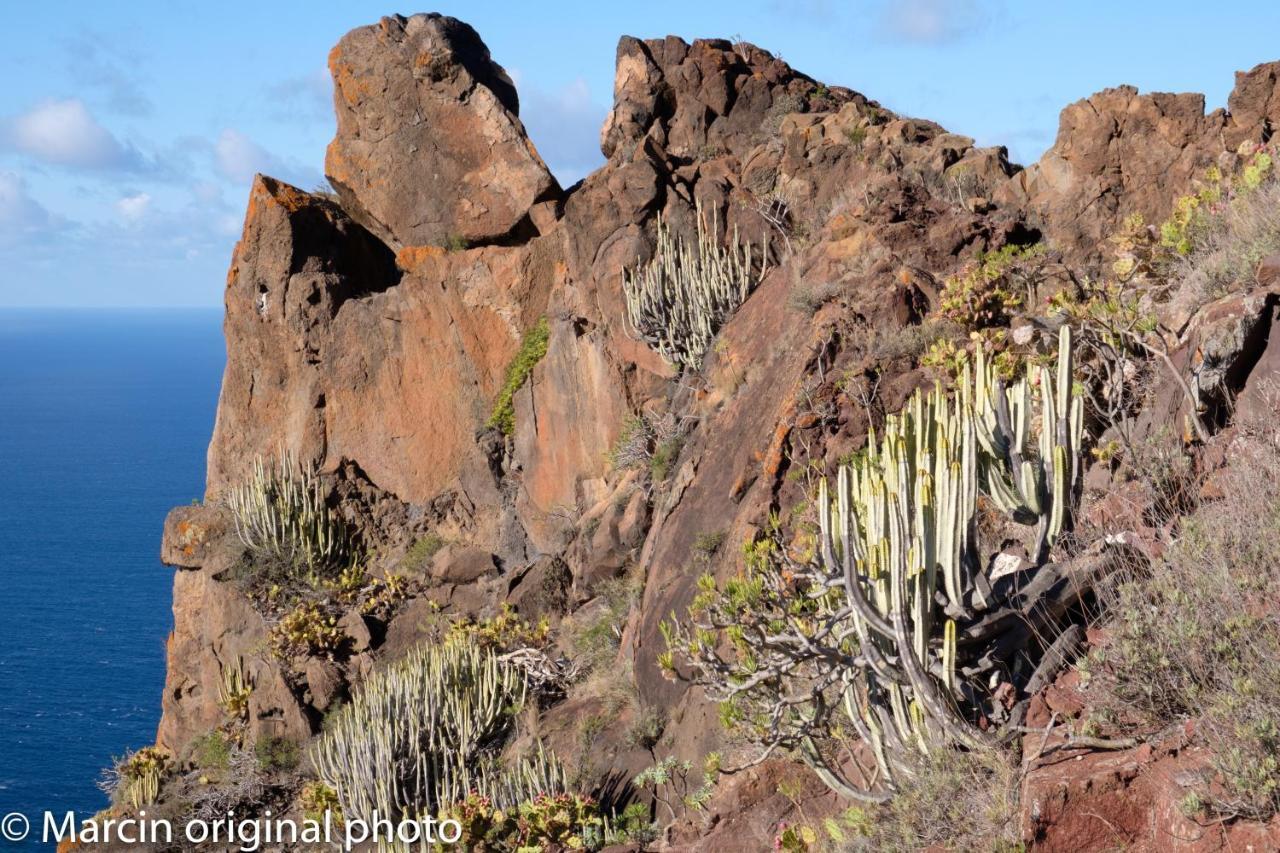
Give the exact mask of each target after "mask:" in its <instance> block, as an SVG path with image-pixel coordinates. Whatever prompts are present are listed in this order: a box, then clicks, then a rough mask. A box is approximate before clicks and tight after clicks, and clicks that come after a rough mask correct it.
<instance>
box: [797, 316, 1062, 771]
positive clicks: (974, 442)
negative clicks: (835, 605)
mask: <svg viewBox="0 0 1280 853" xmlns="http://www.w3.org/2000/svg"><path fill="white" fill-rule="evenodd" d="M1037 373H1038V377H1037V376H1036V374H1037ZM1033 378H1037V379H1038V383H1037V384H1038V385H1039V388H1040V418H1039V423H1040V427H1039V438H1038V441H1037V442H1036V445H1035V452H1034V453H1033V452H1032V447H1031V446H1029V436H1030V433H1031V431H1032V399H1031V390H1030V389H1031V382H1032V379H1033ZM1082 418H1083V410H1082V400H1081V398H1080V397H1079V396H1078V395H1074V396H1073V393H1072V387H1071V333H1070V330H1069V329H1067V328H1065V327H1064V328H1063V330H1062V332H1061V335H1060V337H1059V346H1058V368H1057V371H1056V375H1055V373H1054V372H1051V371H1050V370H1049V369H1048V368H1045V367H1040V368H1038V370H1037V369H1036V368H1034V367H1031V366H1029V367H1028V376H1027V377H1026V378H1025V379H1022V380H1019V381H1018V382H1015V383H1013V384H1012V385H1011V386H1009V387H1007V388H1006V387H1005V384H1004V382H1003V381H1002V380H1001V379H1000V377H999V375H998V374H997V373H996V372H995V371H994V370H993V369H992V367H991V366H990V365H989V364H988V363H987V361H986V359H985V358H984V357H983V356H982V355H981V351H979V356H978V358H977V364H976V367H975V369H974V370H973V371H972V372H970V371H969V370H968V369H966V370H965V371H964V372H963V374H962V376H961V378H960V382H959V387H958V389H957V393H956V395H955V397H947V396H945V395H944V394H943V393H942V391H941V389H940V388H938V387H935V388H934V390H933V391H932V392H931V393H929V394H927V395H926V394H921V393H919V392H917V393H916V395H915V396H914V397H913V398H912V399H911V401H910V403H909V404H908V406H907V408H906V409H905V410H904V411H903V412H902V413H900V414H899V415H897V416H896V417H892V418H890V419H889V421H888V422H887V423H886V425H885V429H884V435H883V437H882V438H881V440H880V442H879V444H878V445H877V444H876V442H875V440H874V436H873V437H872V438H871V439H870V441H869V443H870V447H869V450H868V453H867V454H866V455H865V456H862V457H860V458H858V459H857V460H855V462H854V463H853V464H852V465H849V466H845V467H842V468H841V469H840V472H839V475H838V477H837V485H836V500H835V503H834V504H833V503H832V501H831V496H830V494H829V491H828V487H827V484H826V482H825V481H824V482H822V483H821V484H820V486H819V493H818V507H819V509H818V517H819V524H820V527H821V534H820V536H821V546H822V547H821V561H822V565H823V567H824V569H825V571H826V573H827V574H828V575H829V576H831V577H837V578H839V579H840V582H841V583H842V585H843V589H844V592H845V594H846V596H847V597H848V600H849V601H850V603H852V605H853V607H852V609H851V618H852V622H853V628H854V631H855V632H856V635H857V637H858V641H859V644H860V648H861V650H862V652H863V654H864V655H865V657H866V661H867V679H866V683H865V685H864V688H863V690H862V691H861V692H859V691H851V692H850V693H849V694H848V695H847V696H846V707H847V708H848V710H849V711H850V715H851V717H853V718H854V721H855V725H861V727H862V731H863V732H864V733H865V735H866V737H867V739H868V740H870V741H872V745H873V749H874V750H875V751H876V752H877V753H879V752H882V751H883V750H884V743H883V741H884V739H885V738H890V739H891V740H892V741H893V745H894V746H895V747H898V748H902V747H905V746H906V745H908V744H916V745H919V746H920V748H922V749H925V750H927V749H928V748H929V745H930V744H931V743H934V742H936V741H938V740H940V739H941V740H948V741H958V742H960V743H963V744H965V745H967V746H980V745H982V744H984V743H986V742H987V741H988V738H986V737H985V736H984V735H983V734H982V733H981V732H979V731H978V730H977V729H976V728H974V727H973V726H971V725H970V724H969V723H968V721H967V720H966V719H965V718H964V716H963V715H961V714H958V713H957V712H956V702H957V701H958V700H959V699H961V698H962V697H961V695H960V692H959V690H958V684H957V681H956V654H957V649H956V630H957V627H956V621H955V620H957V619H961V620H966V621H967V620H969V619H971V618H972V616H973V614H974V613H976V612H981V611H986V610H988V609H989V606H990V603H991V602H990V601H989V600H988V599H989V596H990V594H991V585H990V583H989V581H988V580H987V578H985V576H984V575H983V572H982V566H981V565H980V562H979V561H980V560H981V558H982V554H981V553H980V552H979V550H978V548H977V543H976V541H975V538H976V537H975V530H974V527H975V525H974V515H975V512H976V509H977V497H978V493H979V491H980V490H981V491H982V492H983V493H985V494H988V495H990V496H991V498H992V499H993V501H994V502H995V503H996V504H997V506H999V507H1000V509H1001V510H1002V511H1004V512H1006V513H1007V514H1009V515H1010V516H1011V517H1013V518H1015V519H1017V520H1022V521H1032V520H1034V521H1035V523H1036V524H1037V525H1038V527H1037V535H1036V544H1035V545H1034V547H1033V548H1032V549H1031V550H1032V551H1033V553H1034V555H1035V556H1034V560H1035V562H1036V563H1042V562H1043V561H1044V560H1045V558H1046V557H1047V555H1048V549H1049V548H1050V547H1051V546H1052V544H1053V543H1054V541H1055V540H1056V539H1057V538H1058V536H1059V535H1060V534H1061V532H1062V530H1063V528H1064V526H1065V524H1066V523H1067V518H1068V513H1067V507H1068V504H1069V503H1070V501H1071V496H1072V494H1073V492H1074V488H1075V480H1076V477H1077V476H1078V471H1079V465H1078V462H1077V460H1078V459H1079V456H1080V441H1081V431H1082ZM940 602H941V604H940ZM939 625H941V627H942V642H941V646H940V648H935V644H934V643H933V642H932V641H933V639H934V634H935V628H936V627H937V626H939ZM939 673H940V674H941V678H940V679H939V678H938V677H937V676H938V674H939ZM886 772H891V768H886Z"/></svg>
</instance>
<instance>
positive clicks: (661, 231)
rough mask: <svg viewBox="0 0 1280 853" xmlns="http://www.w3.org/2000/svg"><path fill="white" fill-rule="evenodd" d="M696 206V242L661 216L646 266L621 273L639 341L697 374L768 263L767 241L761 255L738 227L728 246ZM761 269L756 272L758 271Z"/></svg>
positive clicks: (714, 219)
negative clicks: (718, 335)
mask: <svg viewBox="0 0 1280 853" xmlns="http://www.w3.org/2000/svg"><path fill="white" fill-rule="evenodd" d="M718 229H719V222H718V217H716V216H713V217H712V219H711V222H710V225H709V226H708V223H707V221H706V219H705V217H704V216H703V214H702V204H701V202H699V203H698V205H697V239H696V240H694V241H693V242H692V243H690V242H688V241H687V240H685V239H684V238H683V237H680V236H679V235H675V234H672V232H671V228H670V226H669V225H668V224H667V221H666V220H665V219H664V218H663V217H662V215H661V214H659V215H658V223H657V231H658V233H657V246H656V248H655V250H654V254H653V258H652V259H651V260H649V262H648V263H646V264H644V265H642V266H638V267H636V268H635V269H631V270H626V271H624V272H623V279H622V285H623V291H624V293H625V295H626V299H627V320H628V322H629V323H630V325H631V328H632V330H634V332H635V333H636V334H637V335H639V336H640V338H641V339H642V340H643V341H645V343H647V344H649V346H651V347H653V348H654V349H655V350H657V351H658V352H659V353H660V354H661V355H662V357H663V358H665V359H666V360H667V361H669V362H671V363H672V364H678V365H680V366H681V367H687V368H692V369H694V370H696V369H697V368H698V367H699V365H701V363H702V356H703V354H704V353H705V352H706V351H707V347H708V346H710V344H711V340H712V338H714V337H715V335H716V332H718V331H719V330H720V327H721V326H722V325H723V324H724V322H725V320H726V319H727V318H728V317H729V315H730V314H732V313H733V312H734V311H736V310H737V308H738V306H739V305H741V304H742V303H743V301H745V300H746V298H747V296H748V295H749V294H750V293H751V290H752V288H754V287H755V286H756V283H757V282H759V280H760V279H761V278H763V276H764V272H765V269H766V267H767V265H768V255H769V244H768V240H767V239H766V240H765V242H764V244H763V245H762V246H761V247H760V253H759V257H758V258H757V257H756V255H755V252H754V251H753V250H752V246H751V243H750V242H749V241H748V242H745V243H744V242H743V241H742V240H741V239H739V237H738V232H737V229H736V228H735V229H734V232H733V238H732V240H731V241H730V245H729V247H728V248H725V247H723V246H721V245H720V242H719V239H718V237H717V232H718ZM757 267H758V268H759V271H758V272H757V271H756V268H757Z"/></svg>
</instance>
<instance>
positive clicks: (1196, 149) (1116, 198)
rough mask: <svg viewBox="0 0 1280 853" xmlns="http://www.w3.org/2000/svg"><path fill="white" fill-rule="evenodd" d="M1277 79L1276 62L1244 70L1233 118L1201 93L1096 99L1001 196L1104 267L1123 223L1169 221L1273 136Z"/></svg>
mask: <svg viewBox="0 0 1280 853" xmlns="http://www.w3.org/2000/svg"><path fill="white" fill-rule="evenodd" d="M1278 73H1280V63H1274V62H1273V63H1268V64H1264V65H1259V66H1257V67H1256V68H1254V69H1253V70H1252V71H1249V72H1240V73H1239V74H1237V75H1236V86H1235V89H1234V90H1233V91H1232V93H1231V95H1230V98H1229V99H1228V110H1221V109H1217V110H1214V111H1212V112H1210V113H1208V114H1206V113H1205V100H1204V96H1203V95H1200V94H1190V93H1185V94H1167V93H1163V92H1152V93H1149V94H1139V93H1138V90H1137V89H1136V88H1134V87H1133V86H1120V87H1117V88H1114V89H1107V90H1105V91H1102V92H1099V93H1097V94H1094V95H1090V96H1089V97H1088V98H1085V99H1083V100H1080V101H1077V102H1076V103H1074V104H1071V105H1070V106H1068V107H1066V108H1065V109H1064V110H1063V111H1062V116H1061V119H1060V121H1059V126H1058V136H1057V139H1056V140H1055V141H1054V143H1053V146H1052V147H1050V148H1049V150H1048V151H1046V152H1045V153H1044V156H1042V157H1041V158H1040V160H1039V162H1037V163H1035V164H1034V165H1032V166H1030V167H1029V168H1027V169H1026V170H1024V171H1021V172H1018V173H1017V174H1016V175H1014V176H1013V178H1012V179H1011V180H1010V181H1009V183H1008V185H1006V186H1004V187H1002V188H1000V190H999V192H998V193H997V194H996V198H997V200H998V201H999V202H1000V203H1002V204H1005V205H1008V206H1012V207H1017V208H1020V209H1022V210H1024V211H1025V212H1026V214H1027V215H1028V216H1029V218H1030V219H1031V221H1032V222H1034V223H1036V224H1038V225H1039V226H1040V227H1042V228H1043V229H1044V231H1045V232H1046V233H1048V234H1050V235H1052V239H1053V241H1054V243H1055V244H1056V245H1057V246H1058V247H1059V248H1062V249H1064V250H1066V251H1069V252H1071V253H1072V254H1073V255H1074V256H1076V257H1077V258H1078V259H1080V260H1084V261H1088V260H1096V259H1097V258H1098V257H1099V256H1100V254H1101V253H1102V251H1103V250H1104V249H1105V248H1106V245H1107V238H1108V236H1109V235H1110V234H1112V233H1114V230H1115V224H1116V223H1117V222H1118V221H1120V220H1122V219H1123V218H1124V217H1126V216H1128V215H1130V214H1134V213H1139V214H1142V216H1143V217H1144V218H1145V219H1146V221H1147V222H1149V223H1154V222H1159V221H1161V220H1162V219H1164V218H1165V217H1166V216H1168V214H1169V210H1170V208H1171V206H1172V205H1173V202H1174V201H1175V199H1177V197H1178V196H1180V195H1184V194H1185V193H1187V192H1189V191H1190V189H1191V187H1192V186H1193V183H1194V181H1195V179H1197V178H1199V177H1200V176H1201V175H1202V174H1203V173H1204V170H1205V169H1206V168H1207V167H1208V166H1209V165H1210V164H1212V163H1214V162H1215V161H1217V160H1218V158H1219V157H1221V156H1222V155H1224V154H1230V153H1233V152H1235V151H1236V149H1237V148H1238V147H1239V145H1240V144H1241V143H1242V142H1245V141H1250V142H1255V143H1263V142H1266V141H1267V140H1269V139H1270V138H1271V135H1272V133H1273V131H1274V129H1275V126H1276V124H1277V122H1280V88H1278V87H1277V74H1278Z"/></svg>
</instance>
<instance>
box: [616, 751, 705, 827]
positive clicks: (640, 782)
mask: <svg viewBox="0 0 1280 853" xmlns="http://www.w3.org/2000/svg"><path fill="white" fill-rule="evenodd" d="M692 771H693V765H692V764H691V763H690V762H688V761H680V760H679V759H677V758H675V756H667V757H666V758H664V759H662V760H661V761H659V762H658V763H657V764H654V765H653V766H652V767H648V768H646V769H644V770H642V771H641V772H640V773H639V774H638V775H637V776H636V777H635V778H634V779H633V780H631V784H632V785H634V786H635V787H637V788H641V789H644V790H647V791H649V792H650V793H651V794H652V795H653V799H654V801H655V802H657V803H658V804H659V805H661V806H662V807H663V808H664V809H665V810H666V812H667V817H668V818H669V819H670V821H671V822H674V821H675V820H676V819H678V818H679V817H680V816H681V815H683V814H684V813H685V812H687V811H690V810H693V811H701V810H702V809H703V808H704V807H705V806H706V804H707V800H709V799H711V794H712V793H713V792H714V791H715V786H716V780H717V779H718V778H719V776H720V755H719V753H715V752H713V753H711V755H709V756H707V759H706V761H705V762H704V763H703V767H702V772H701V774H699V775H696V776H695V777H694V778H692V779H691V778H690V777H689V774H690V773H691V772H692Z"/></svg>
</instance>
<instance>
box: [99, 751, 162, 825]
mask: <svg viewBox="0 0 1280 853" xmlns="http://www.w3.org/2000/svg"><path fill="white" fill-rule="evenodd" d="M168 767H169V756H168V755H166V754H165V753H164V752H162V751H161V750H160V748H159V747H155V746H144V747H143V748H142V749H139V750H138V751H137V752H131V753H129V754H128V755H126V756H125V757H123V758H120V759H117V760H116V762H115V763H114V765H113V766H112V767H111V768H109V769H108V770H106V771H105V772H104V774H103V780H102V781H101V782H100V783H99V785H98V787H99V788H100V789H101V790H102V791H103V792H104V793H105V794H107V795H108V796H109V797H110V798H111V802H112V803H113V804H117V805H118V804H121V803H122V802H124V803H128V804H129V806H130V807H132V808H133V809H134V810H135V811H136V810H137V809H141V808H143V807H144V806H149V805H151V804H152V803H154V802H155V801H156V798H157V797H159V796H160V782H161V779H162V778H163V777H164V774H165V771H166V770H167V769H168Z"/></svg>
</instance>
